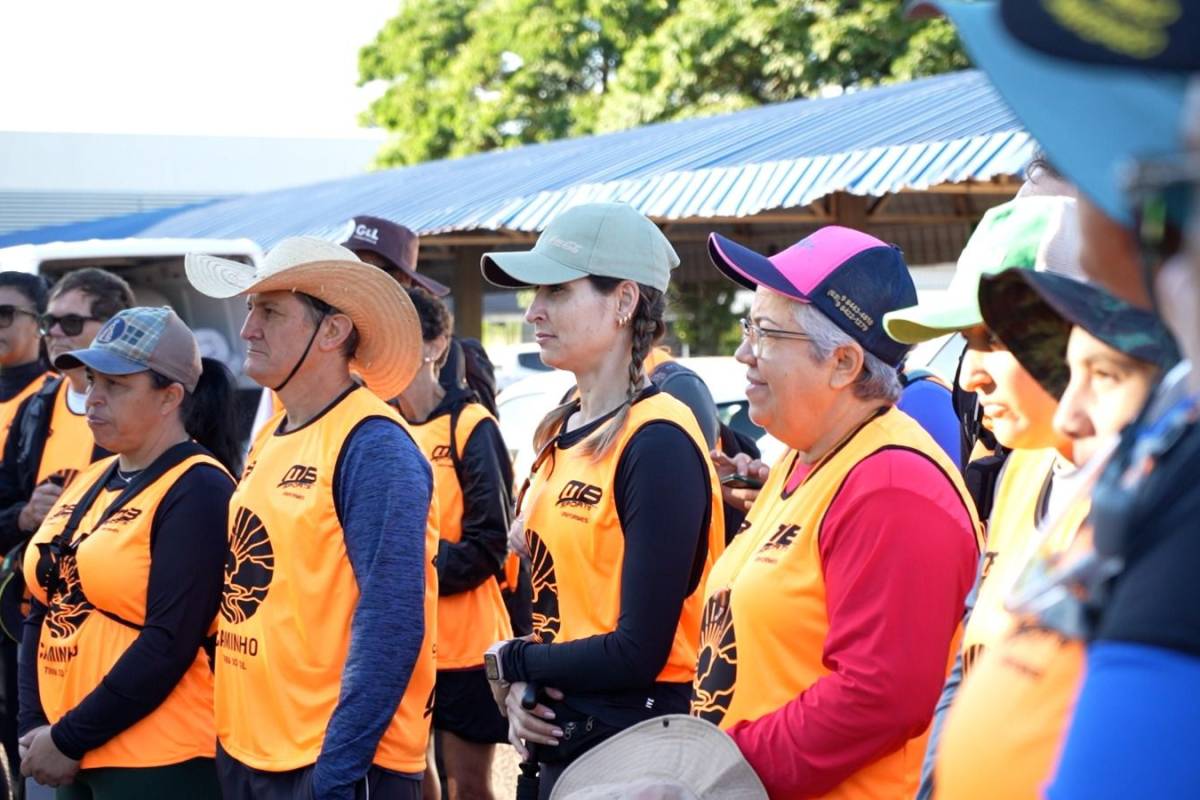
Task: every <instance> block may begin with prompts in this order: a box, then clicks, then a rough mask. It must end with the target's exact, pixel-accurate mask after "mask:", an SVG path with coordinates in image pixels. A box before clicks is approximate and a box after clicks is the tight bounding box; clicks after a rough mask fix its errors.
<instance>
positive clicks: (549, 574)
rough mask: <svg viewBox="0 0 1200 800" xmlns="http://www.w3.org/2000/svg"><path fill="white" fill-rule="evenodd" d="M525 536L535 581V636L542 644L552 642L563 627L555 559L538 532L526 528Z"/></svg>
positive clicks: (532, 578)
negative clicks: (559, 610)
mask: <svg viewBox="0 0 1200 800" xmlns="http://www.w3.org/2000/svg"><path fill="white" fill-rule="evenodd" d="M525 537H526V540H527V541H528V543H529V556H530V558H529V564H530V573H531V574H530V578H531V581H530V582H531V583H532V584H533V639H534V641H535V642H538V643H539V644H550V643H551V642H553V641H554V640H555V639H556V638H558V632H559V630H561V629H562V619H561V618H560V617H559V615H558V578H557V577H556V576H555V574H554V559H553V558H551V557H550V548H548V547H546V543H545V542H544V541H542V537H540V536H538V535H537V532H536V531H533V530H526V531H525Z"/></svg>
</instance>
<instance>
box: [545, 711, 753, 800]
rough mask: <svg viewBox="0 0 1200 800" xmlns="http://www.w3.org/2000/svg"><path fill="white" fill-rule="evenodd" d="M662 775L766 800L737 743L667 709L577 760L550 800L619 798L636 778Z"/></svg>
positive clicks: (700, 791) (740, 799)
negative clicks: (659, 715) (668, 711)
mask: <svg viewBox="0 0 1200 800" xmlns="http://www.w3.org/2000/svg"><path fill="white" fill-rule="evenodd" d="M654 779H660V780H662V781H664V782H666V783H670V784H674V785H682V786H684V787H686V788H687V789H688V790H689V791H690V792H691V793H693V794H694V795H695V796H697V797H700V798H705V800H708V798H714V799H715V798H720V800H766V797H767V791H766V789H765V788H763V785H762V781H761V780H759V778H758V775H757V774H755V772H754V769H753V768H752V767H751V766H750V764H749V762H747V761H746V759H745V757H744V756H742V753H741V751H740V750H739V749H738V746H737V745H736V744H735V743H734V741H733V739H730V738H729V736H728V735H726V734H725V733H724V732H723V731H721V729H720V728H718V727H717V726H716V725H713V724H712V723H711V722H707V721H705V720H702V719H699V718H697V717H690V716H687V715H686V714H669V715H666V716H662V717H655V718H654V719H648V720H646V721H645V722H639V723H638V724H637V725H634V726H632V727H630V728H627V729H626V730H624V731H621V732H620V733H618V734H617V735H616V736H613V737H612V738H611V739H608V740H607V741H605V742H602V743H600V744H598V745H596V747H595V748H594V749H592V750H590V751H588V752H587V753H585V754H584V755H582V756H580V757H579V758H578V759H576V760H575V762H574V763H573V764H571V766H569V767H567V769H566V770H564V771H563V774H562V775H561V776H560V777H559V779H558V780H557V781H556V782H555V784H554V789H553V791H552V792H551V794H550V798H551V800H572V799H573V798H576V797H587V798H597V799H598V798H610V797H611V798H618V797H624V796H625V793H624V792H625V789H627V788H628V787H629V786H630V785H632V784H634V783H635V782H639V781H640V782H646V781H648V780H654Z"/></svg>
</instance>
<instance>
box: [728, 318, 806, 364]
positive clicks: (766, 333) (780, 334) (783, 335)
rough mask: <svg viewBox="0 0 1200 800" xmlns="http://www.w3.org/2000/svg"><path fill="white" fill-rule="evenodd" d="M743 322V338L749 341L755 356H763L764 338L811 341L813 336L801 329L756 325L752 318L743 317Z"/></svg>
mask: <svg viewBox="0 0 1200 800" xmlns="http://www.w3.org/2000/svg"><path fill="white" fill-rule="evenodd" d="M740 321H741V324H742V339H743V340H745V341H746V342H748V343H749V345H750V352H752V353H754V357H755V358H762V347H763V344H762V343H763V339H796V340H799V341H806V342H811V341H812V337H811V336H809V335H808V334H807V333H800V332H799V331H785V330H781V329H779V328H762V327H759V326H758V325H755V324H754V323H753V322H751V321H750V320H748V319H746V318H745V317H743V318H742V319H741V320H740Z"/></svg>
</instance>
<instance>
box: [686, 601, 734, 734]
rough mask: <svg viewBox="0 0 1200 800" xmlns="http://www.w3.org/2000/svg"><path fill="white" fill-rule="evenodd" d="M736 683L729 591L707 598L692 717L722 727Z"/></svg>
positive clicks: (702, 622) (693, 688) (693, 695)
mask: <svg viewBox="0 0 1200 800" xmlns="http://www.w3.org/2000/svg"><path fill="white" fill-rule="evenodd" d="M736 682H737V638H736V636H735V634H734V630H733V610H732V609H731V608H730V605H729V589H727V588H726V589H721V590H720V591H719V592H717V593H716V594H714V595H713V596H712V597H710V598H708V602H707V603H705V605H704V616H703V617H702V618H701V620H700V656H699V658H698V659H697V660H696V678H695V681H694V683H693V684H692V716H695V717H700V718H701V719H704V720H708V721H709V722H711V723H713V724H714V725H719V724H720V723H721V720H723V719H724V718H725V713H726V712H727V711H729V704H730V702H732V701H733V688H734V684H735V683H736Z"/></svg>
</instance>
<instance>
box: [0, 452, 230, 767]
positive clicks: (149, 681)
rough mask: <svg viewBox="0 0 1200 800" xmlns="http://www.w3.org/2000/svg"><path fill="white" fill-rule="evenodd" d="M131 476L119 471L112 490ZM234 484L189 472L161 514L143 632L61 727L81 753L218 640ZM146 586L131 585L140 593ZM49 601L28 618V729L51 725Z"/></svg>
mask: <svg viewBox="0 0 1200 800" xmlns="http://www.w3.org/2000/svg"><path fill="white" fill-rule="evenodd" d="M124 486H125V481H123V480H121V479H120V478H119V477H116V475H115V474H114V477H113V479H112V481H111V482H110V484H109V488H111V489H115V490H120V489H123V488H124ZM233 488H234V487H233V482H232V481H231V480H230V479H229V477H228V476H227V475H225V474H224V473H223V472H221V471H220V470H218V469H216V468H215V467H211V466H208V465H198V466H195V467H192V468H191V469H189V470H188V471H187V472H186V473H184V474H183V475H182V476H181V477H180V479H179V480H178V481H177V482H176V484H175V486H174V487H173V488H171V489H170V490H169V491H168V492H167V494H166V496H165V497H164V498H163V500H162V502H161V503H160V504H159V506H158V509H157V511H156V512H155V515H154V520H153V523H152V526H153V527H152V528H151V540H150V555H151V561H150V578H149V583H148V585H147V587H146V620H145V624H144V625H143V626H142V629H141V631H140V632H139V633H138V636H137V638H136V639H135V640H134V641H133V643H132V644H131V645H130V646H129V648H128V649H127V650H126V651H125V652H124V653H123V654H122V656H121V657H120V658H119V659H118V660H117V662H116V663H115V664H114V665H113V667H112V669H110V670H109V672H108V674H107V675H105V676H104V678H103V680H102V681H101V682H100V684H99V685H98V686H96V688H95V689H93V690H92V692H91V693H90V694H88V696H87V697H85V698H84V699H83V701H82V702H80V703H79V705H77V706H76V707H75V708H73V709H71V710H70V711H68V712H67V713H66V714H65V715H64V716H63V717H62V719H60V720H59V721H58V722H57V723H55V724H54V727H53V728H51V736H52V737H53V738H54V743H55V745H56V746H57V747H58V749H59V750H61V751H62V752H63V754H64V755H67V756H69V757H71V758H76V759H78V758H82V757H83V755H84V754H85V753H87V752H88V751H90V750H94V749H96V748H97V747H100V746H101V745H103V744H104V743H106V742H108V741H109V740H110V739H112V738H113V737H114V736H116V735H117V734H119V733H121V732H122V731H124V730H126V729H127V728H129V727H130V726H132V725H133V724H135V723H136V722H138V721H139V720H141V719H142V718H143V717H145V716H146V715H147V714H149V713H150V712H151V711H153V710H154V709H155V708H157V707H158V706H159V705H160V704H161V703H162V702H163V701H164V700H165V699H166V698H167V696H168V695H169V694H170V693H171V691H172V690H173V689H174V688H175V686H176V685H177V684H178V683H179V681H180V680H181V679H182V678H183V675H184V674H185V673H186V672H187V670H188V669H189V668H190V667H191V665H192V663H193V662H194V661H195V659H196V653H197V652H198V651H199V650H200V648H201V647H207V646H208V644H209V643H208V642H207V639H208V631H209V627H210V625H211V624H212V621H213V619H214V618H215V616H216V613H217V608H218V606H219V604H220V600H221V589H222V586H223V583H224V565H225V550H226V535H227V534H226V519H227V514H228V510H229V497H230V495H232V494H233ZM136 589H137V587H130V591H135V590H136ZM45 615H46V607H45V606H44V605H42V604H41V603H39V602H37V601H36V600H34V601H33V607H32V610H31V612H30V614H29V616H28V617H27V618H26V620H25V629H24V634H23V636H22V639H21V654H20V672H19V674H20V718H19V724H18V727H19V729H20V732H21V733H22V734H24V733H26V732H28V731H29V730H31V729H33V728H35V727H38V726H39V725H45V724H46V723H47V719H46V716H45V713H44V712H43V711H42V704H41V698H40V697H39V695H38V667H37V648H38V640H39V638H40V635H41V626H42V620H43V619H44V618H45Z"/></svg>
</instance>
